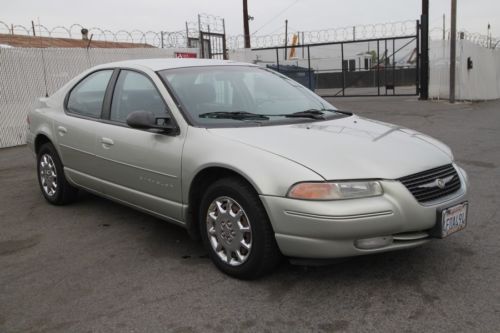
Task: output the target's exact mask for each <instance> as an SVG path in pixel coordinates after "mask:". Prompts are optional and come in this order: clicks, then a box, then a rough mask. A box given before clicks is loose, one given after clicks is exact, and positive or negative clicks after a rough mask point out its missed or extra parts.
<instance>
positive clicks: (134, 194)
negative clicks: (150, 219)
mask: <svg viewBox="0 0 500 333" xmlns="http://www.w3.org/2000/svg"><path fill="white" fill-rule="evenodd" d="M139 110H144V111H151V112H153V113H154V114H155V115H156V116H157V117H165V115H167V113H168V112H169V111H168V108H167V105H166V104H165V102H164V100H163V98H162V96H161V94H160V93H159V92H158V90H157V88H156V87H155V84H154V83H153V81H152V80H151V79H150V78H149V77H148V76H147V75H146V74H143V73H140V72H136V71H132V70H121V71H120V74H119V75H118V78H117V81H116V85H115V89H114V92H113V98H112V102H111V108H110V112H109V119H107V120H104V121H103V122H101V123H99V124H97V125H96V154H97V158H98V160H99V162H98V166H99V178H100V179H102V186H103V191H104V193H105V194H106V195H109V196H111V197H113V198H115V199H118V200H120V201H123V202H126V203H128V204H131V205H134V206H138V207H140V208H142V209H145V210H147V211H150V212H154V213H156V214H159V215H162V216H164V217H168V218H170V219H172V220H174V221H178V222H180V221H182V209H181V207H182V206H181V203H182V192H181V153H182V146H183V142H184V135H177V136H168V135H165V134H161V133H153V132H149V131H145V130H138V129H133V128H130V127H128V126H127V124H126V118H127V116H128V115H129V114H130V113H131V112H134V111H139Z"/></svg>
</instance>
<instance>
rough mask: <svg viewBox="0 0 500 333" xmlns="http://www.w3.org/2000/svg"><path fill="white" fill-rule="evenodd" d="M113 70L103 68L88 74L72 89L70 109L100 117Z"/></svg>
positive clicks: (68, 106)
mask: <svg viewBox="0 0 500 333" xmlns="http://www.w3.org/2000/svg"><path fill="white" fill-rule="evenodd" d="M112 74H113V71H112V70H103V71H99V72H95V73H92V74H90V75H89V76H87V77H86V78H85V79H83V81H81V82H80V83H78V84H77V85H76V86H75V87H74V88H73V90H72V91H71V93H70V95H69V98H68V105H67V108H68V111H70V112H72V113H76V114H79V115H82V116H86V117H92V118H99V117H100V116H101V111H102V104H103V101H104V95H105V94H106V88H107V86H108V83H109V79H110V78H111V75H112Z"/></svg>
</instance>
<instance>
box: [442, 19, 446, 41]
mask: <svg viewBox="0 0 500 333" xmlns="http://www.w3.org/2000/svg"><path fill="white" fill-rule="evenodd" d="M443 40H446V14H443Z"/></svg>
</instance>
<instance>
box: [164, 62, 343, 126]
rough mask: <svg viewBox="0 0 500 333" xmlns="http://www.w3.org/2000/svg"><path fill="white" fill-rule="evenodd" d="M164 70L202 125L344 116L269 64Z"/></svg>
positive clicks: (192, 118)
mask: <svg viewBox="0 0 500 333" xmlns="http://www.w3.org/2000/svg"><path fill="white" fill-rule="evenodd" d="M159 74H160V76H161V77H162V78H163V80H164V81H165V82H167V85H168V86H169V87H170V89H171V90H173V92H174V94H175V96H176V98H177V99H178V100H179V102H180V104H181V106H182V109H183V110H184V113H185V115H186V116H187V117H188V118H189V120H190V121H191V122H192V123H193V124H194V125H197V126H204V127H212V126H232V125H241V124H243V125H246V126H255V125H266V124H269V123H274V124H276V123H290V122H295V123H296V122H307V121H309V122H310V121H318V120H324V119H330V118H331V117H336V116H337V117H338V116H340V114H339V113H337V112H335V108H334V107H333V106H332V105H331V104H329V103H328V102H326V101H325V100H323V99H322V98H320V97H319V96H317V95H316V94H314V93H312V92H311V91H310V90H308V89H307V88H306V87H304V86H303V85H301V84H300V83H298V82H296V81H294V80H292V79H289V78H287V77H285V76H283V75H281V74H277V73H275V72H273V71H271V70H268V69H265V68H260V67H250V66H207V67H190V68H178V69H169V70H164V71H160V72H159ZM344 116H345V115H344Z"/></svg>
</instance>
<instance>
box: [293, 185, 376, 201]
mask: <svg viewBox="0 0 500 333" xmlns="http://www.w3.org/2000/svg"><path fill="white" fill-rule="evenodd" d="M383 193H384V191H383V189H382V185H380V182H377V181H357V182H331V183H330V182H328V183H326V182H325V183H307V182H306V183H298V184H295V185H293V186H292V187H291V188H290V190H289V191H288V195H287V196H288V197H289V198H293V199H305V200H341V199H354V198H366V197H374V196H378V195H382V194H383Z"/></svg>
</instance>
